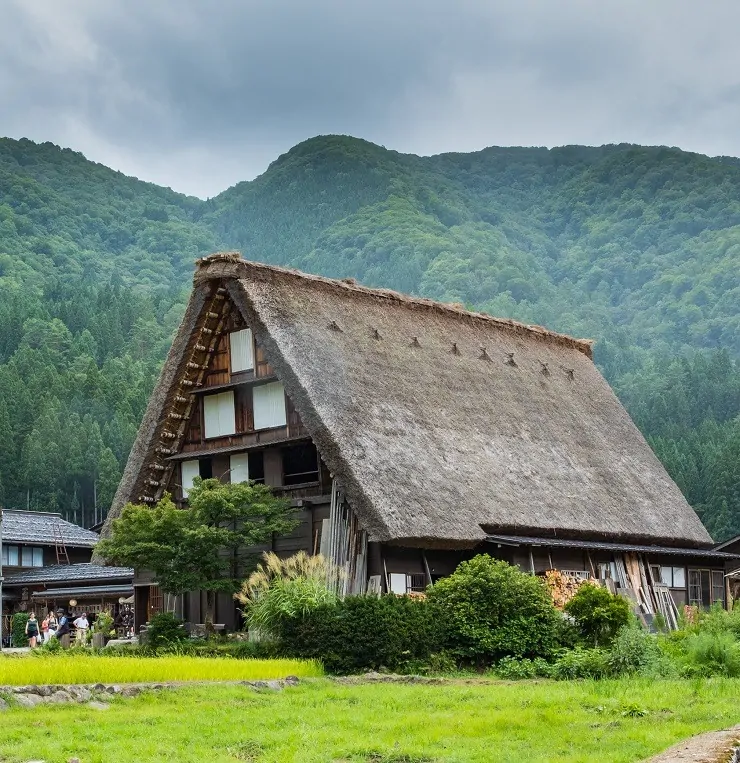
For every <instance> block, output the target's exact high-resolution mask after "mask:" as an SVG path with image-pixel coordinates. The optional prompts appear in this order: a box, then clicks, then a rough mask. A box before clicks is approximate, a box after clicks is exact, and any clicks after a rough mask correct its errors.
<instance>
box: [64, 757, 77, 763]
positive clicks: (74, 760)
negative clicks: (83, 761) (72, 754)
mask: <svg viewBox="0 0 740 763" xmlns="http://www.w3.org/2000/svg"><path fill="white" fill-rule="evenodd" d="M67 763H80V759H79V758H70V759H69V760H68V761H67Z"/></svg>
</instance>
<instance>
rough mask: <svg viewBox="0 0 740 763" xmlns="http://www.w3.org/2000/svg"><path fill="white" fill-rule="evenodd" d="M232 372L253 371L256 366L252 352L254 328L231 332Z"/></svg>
mask: <svg viewBox="0 0 740 763" xmlns="http://www.w3.org/2000/svg"><path fill="white" fill-rule="evenodd" d="M229 349H230V355H231V373H232V374H235V373H238V372H239V371H251V370H252V369H253V368H254V356H253V353H252V329H242V330H241V331H234V332H232V333H231V334H229Z"/></svg>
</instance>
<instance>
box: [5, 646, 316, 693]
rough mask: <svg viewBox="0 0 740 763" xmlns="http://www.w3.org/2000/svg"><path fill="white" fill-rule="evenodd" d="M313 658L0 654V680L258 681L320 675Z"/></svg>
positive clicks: (13, 682) (18, 683)
mask: <svg viewBox="0 0 740 763" xmlns="http://www.w3.org/2000/svg"><path fill="white" fill-rule="evenodd" d="M322 673H323V669H322V667H321V665H320V664H319V663H317V662H313V661H310V660H255V659H244V660H235V659H225V658H212V657H180V656H176V655H167V656H163V657H158V658H157V659H147V658H145V657H129V656H117V657H108V656H97V655H94V654H74V653H73V654H68V653H67V654H62V655H57V654H54V655H48V656H44V657H38V658H36V657H35V655H34V657H29V658H25V659H18V658H12V657H2V658H0V685H2V684H5V685H11V686H22V685H26V684H39V685H41V684H50V683H51V684H96V683H118V684H121V683H151V682H157V681H258V680H269V679H273V678H285V677H286V676H290V675H292V676H297V677H299V678H305V677H311V676H320V675H322Z"/></svg>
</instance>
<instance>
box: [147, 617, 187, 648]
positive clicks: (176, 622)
mask: <svg viewBox="0 0 740 763" xmlns="http://www.w3.org/2000/svg"><path fill="white" fill-rule="evenodd" d="M187 640H188V634H187V633H186V632H185V629H184V628H183V624H182V620H180V619H179V618H177V617H175V616H174V615H173V614H172V613H170V612H160V613H159V614H157V615H154V617H152V619H151V620H150V621H149V624H148V625H147V629H146V638H145V641H146V645H147V646H148V647H149V648H150V649H158V648H159V647H163V646H170V647H171V646H176V645H178V644H182V643H183V642H185V641H187Z"/></svg>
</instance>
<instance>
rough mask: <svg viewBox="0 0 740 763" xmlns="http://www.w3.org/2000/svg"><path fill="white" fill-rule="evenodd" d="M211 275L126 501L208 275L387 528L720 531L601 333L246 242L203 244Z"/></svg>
mask: <svg viewBox="0 0 740 763" xmlns="http://www.w3.org/2000/svg"><path fill="white" fill-rule="evenodd" d="M195 284H196V287H195V291H194V296H193V299H192V300H191V305H190V307H189V309H188V312H187V314H186V317H185V319H184V321H183V326H182V327H181V330H180V332H179V334H178V337H177V339H176V342H175V345H174V346H173V350H172V352H171V353H170V357H169V358H168V361H167V364H166V365H165V370H164V371H163V375H162V379H161V381H160V384H159V386H158V388H157V390H156V391H155V393H154V396H153V398H152V402H151V403H150V406H149V409H148V411H147V414H146V418H145V421H144V424H143V425H142V429H141V431H140V433H139V438H138V440H137V442H136V445H135V446H134V450H133V452H132V455H131V458H130V460H129V464H128V466H127V469H126V473H125V475H124V482H123V483H122V485H121V489H120V490H119V492H118V494H117V496H116V504H115V505H114V508H113V511H112V516H115V515H116V512H117V511H118V510H120V506H121V505H122V503H123V502H125V500H131V498H132V497H133V495H132V492H131V490H132V488H133V485H134V483H135V482H136V479H137V474H138V473H139V472H140V471H141V468H142V464H143V456H144V454H145V453H146V452H147V450H148V448H149V447H151V444H152V442H153V434H154V431H155V429H156V426H157V419H158V415H159V414H160V413H161V410H162V408H161V406H162V401H163V400H164V399H165V397H166V395H167V389H168V385H170V384H171V380H172V379H173V378H174V377H173V374H174V372H175V371H174V366H177V365H178V364H179V363H181V362H182V358H183V357H184V353H185V349H186V345H187V343H188V339H189V336H190V332H191V330H192V327H193V326H194V325H195V324H196V323H197V312H198V310H199V309H200V307H199V306H200V305H202V303H203V296H202V294H203V291H204V289H212V288H215V286H216V285H217V284H221V285H225V286H226V287H227V288H228V291H229V293H230V295H231V298H232V299H233V301H234V302H235V304H236V305H237V306H238V308H239V309H240V310H241V311H242V313H243V314H244V316H245V318H246V319H247V321H248V323H249V324H250V325H251V326H252V327H253V330H254V331H255V334H256V336H257V339H258V341H259V342H260V343H261V344H262V345H263V346H264V348H265V350H266V353H267V357H268V359H269V361H270V363H271V364H272V366H273V367H274V368H275V369H276V372H277V374H278V377H279V378H280V379H281V380H282V381H283V383H284V385H285V388H286V391H287V393H288V394H289V396H290V397H291V399H292V400H293V402H294V404H295V406H296V408H297V409H298V411H299V412H300V415H301V417H302V419H303V422H304V424H305V425H306V427H307V429H308V431H309V432H310V433H311V435H312V437H313V439H314V441H315V443H316V445H317V447H318V449H319V452H320V453H321V456H322V458H323V459H324V461H325V462H326V464H327V466H328V467H329V469H330V470H331V471H332V473H333V474H334V476H335V478H336V479H337V480H338V481H339V483H340V485H341V487H342V489H343V491H344V493H345V495H346V496H347V498H348V500H349V502H350V505H351V506H352V507H353V509H354V510H355V511H356V512H357V514H358V516H359V518H360V521H361V522H362V524H363V525H364V527H365V528H366V529H367V530H368V532H369V534H370V537H371V540H380V541H391V542H396V543H405V544H410V545H426V546H438V547H444V546H452V545H455V546H461V545H473V544H475V543H477V542H479V541H481V540H483V539H484V538H485V537H486V533H487V531H496V532H504V531H509V532H514V531H516V532H517V533H520V534H538V535H553V534H555V535H558V536H559V537H568V536H571V537H572V536H577V537H588V538H592V539H598V538H612V539H631V540H633V541H645V542H650V543H654V542H660V543H663V544H673V545H677V544H692V545H706V544H709V543H710V542H711V539H710V537H709V535H708V534H707V532H706V530H705V529H704V528H703V526H702V524H701V522H700V521H699V519H698V517H697V516H696V514H695V513H694V511H693V510H692V509H691V507H690V506H689V505H688V504H687V503H686V501H685V499H684V497H683V496H682V495H681V493H680V491H679V490H678V488H677V487H676V485H675V484H674V483H673V482H672V481H671V479H670V477H669V476H668V474H667V473H666V472H665V470H664V469H663V467H662V465H661V464H660V462H659V461H658V460H657V458H656V457H655V456H654V454H653V453H652V451H651V450H650V448H649V446H648V445H647V443H646V442H645V440H644V439H643V438H642V436H641V435H640V433H639V431H638V430H637V428H636V427H635V425H634V424H633V423H632V421H631V419H630V418H629V416H628V415H627V413H626V411H625V410H624V408H623V407H622V406H621V405H620V403H619V401H618V400H617V398H616V397H615V396H614V394H613V392H612V390H611V389H610V387H609V385H608V384H607V383H606V381H605V380H604V379H603V377H602V376H601V374H600V373H599V371H598V370H597V369H596V367H595V366H594V364H593V362H592V360H591V343H590V342H588V341H584V340H577V339H573V338H571V337H567V336H563V335H560V334H554V333H552V332H549V331H546V330H545V329H542V328H539V327H531V326H524V325H522V324H518V323H516V322H514V321H506V320H499V319H495V318H491V317H490V316H484V315H480V314H476V313H470V312H467V311H464V310H461V309H458V308H455V307H451V306H448V305H442V304H439V303H434V302H431V301H428V300H423V299H415V298H410V297H405V296H402V295H399V294H396V293H394V292H389V291H384V290H372V289H366V288H363V287H360V286H358V285H356V284H354V283H352V282H345V281H335V280H331V279H326V278H319V277H316V276H307V275H304V274H301V273H298V272H294V271H290V270H285V269H282V268H276V267H270V266H267V265H262V264H257V263H251V262H246V261H244V260H241V259H239V258H238V257H237V256H236V255H234V254H227V255H214V256H213V257H212V258H205V259H204V260H201V261H200V263H199V268H198V271H197V272H196V275H195Z"/></svg>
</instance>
